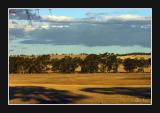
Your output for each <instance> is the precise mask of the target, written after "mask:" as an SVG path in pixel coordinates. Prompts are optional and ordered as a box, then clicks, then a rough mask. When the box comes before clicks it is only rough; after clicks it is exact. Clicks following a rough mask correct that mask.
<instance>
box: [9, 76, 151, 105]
mask: <svg viewBox="0 0 160 113" xmlns="http://www.w3.org/2000/svg"><path fill="white" fill-rule="evenodd" d="M150 83H151V74H150V73H94V74H57V73H50V74H24V75H20V74H11V75H9V98H10V100H9V103H10V104H150V103H151V97H150V95H151V90H150V85H151V84H150Z"/></svg>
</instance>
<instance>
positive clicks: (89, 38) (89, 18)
mask: <svg viewBox="0 0 160 113" xmlns="http://www.w3.org/2000/svg"><path fill="white" fill-rule="evenodd" d="M19 16H20V17H19ZM33 16H34V19H33V25H32V26H29V25H26V24H25V25H23V23H24V22H23V21H26V19H25V18H24V16H23V13H20V14H18V16H17V17H16V18H14V19H13V18H12V19H11V20H12V22H10V25H9V33H10V39H14V40H16V39H19V38H21V39H24V40H23V41H21V43H22V44H51V45H85V46H89V47H92V46H112V45H118V46H134V45H138V46H142V47H150V46H151V45H150V43H151V17H146V16H141V15H131V14H125V15H124V14H123V15H106V14H93V13H92V14H89V13H87V14H86V17H84V18H73V17H68V16H56V15H48V16H41V22H39V18H38V16H37V15H33ZM13 20H14V21H15V22H14V21H13Z"/></svg>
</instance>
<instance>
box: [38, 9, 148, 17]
mask: <svg viewBox="0 0 160 113" xmlns="http://www.w3.org/2000/svg"><path fill="white" fill-rule="evenodd" d="M50 9H52V10H51V11H52V13H53V14H55V15H64V16H72V17H78V18H82V17H84V16H85V14H86V13H88V12H92V13H107V14H108V15H109V14H136V15H143V16H150V15H151V9H150V8H118V9H117V8H50ZM40 10H41V11H40V14H42V15H48V14H50V11H49V10H48V9H47V10H46V9H44V8H42V9H40Z"/></svg>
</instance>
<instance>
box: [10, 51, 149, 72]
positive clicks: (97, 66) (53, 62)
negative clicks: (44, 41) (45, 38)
mask: <svg viewBox="0 0 160 113" xmlns="http://www.w3.org/2000/svg"><path fill="white" fill-rule="evenodd" d="M120 64H122V65H123V66H124V69H125V71H126V72H135V69H136V70H137V71H136V72H144V67H149V66H150V65H151V59H150V58H149V59H144V58H141V59H130V58H127V59H124V60H122V59H120V58H117V55H116V54H113V53H104V54H99V55H97V54H89V55H87V56H86V58H84V59H81V58H80V57H74V58H72V57H70V56H65V57H64V58H62V59H57V58H55V59H51V58H50V55H41V56H30V57H27V56H10V57H9V73H23V74H24V73H45V72H47V71H48V70H52V71H53V72H60V73H75V72H76V68H78V67H80V68H81V69H80V71H79V73H96V72H103V73H104V72H108V73H110V72H114V73H116V72H118V67H119V65H120Z"/></svg>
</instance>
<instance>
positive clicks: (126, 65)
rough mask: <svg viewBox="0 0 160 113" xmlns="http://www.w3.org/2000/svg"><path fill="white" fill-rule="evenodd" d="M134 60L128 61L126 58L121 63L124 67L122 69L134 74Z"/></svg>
mask: <svg viewBox="0 0 160 113" xmlns="http://www.w3.org/2000/svg"><path fill="white" fill-rule="evenodd" d="M136 62H137V61H136V60H135V59H130V58H127V59H125V60H124V61H123V65H124V69H125V70H126V71H127V72H134V69H136V67H137V66H136Z"/></svg>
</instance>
